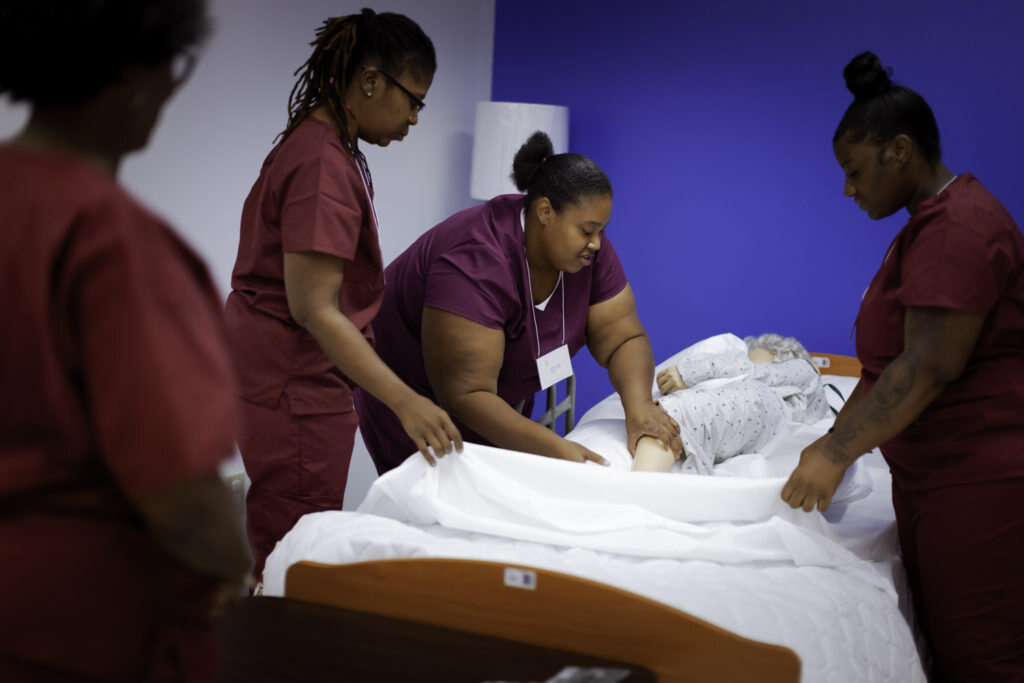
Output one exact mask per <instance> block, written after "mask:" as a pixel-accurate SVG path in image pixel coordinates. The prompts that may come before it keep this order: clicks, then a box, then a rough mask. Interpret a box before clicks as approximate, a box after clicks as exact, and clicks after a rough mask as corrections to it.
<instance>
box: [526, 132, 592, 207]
mask: <svg viewBox="0 0 1024 683" xmlns="http://www.w3.org/2000/svg"><path fill="white" fill-rule="evenodd" d="M554 152H555V148H554V145H552V144H551V138H549V137H548V136H547V134H546V133H544V132H543V131H539V130H538V131H537V132H535V133H534V134H533V135H531V136H530V137H529V139H527V141H526V142H524V143H523V146H522V147H520V148H519V151H517V152H516V156H515V158H514V159H513V160H512V176H511V177H512V182H514V183H515V185H516V187H517V188H518V189H519V191H520V192H524V193H526V199H525V200H524V202H523V205H524V207H525V208H527V209H529V207H530V206H531V205H532V204H533V202H534V201H536V200H537V199H539V198H541V197H547V198H548V201H550V202H551V208H552V209H554V210H555V213H561V211H562V207H564V206H565V205H566V204H579V203H580V199H581V198H582V197H590V196H593V195H600V196H607V197H611V196H612V183H611V181H610V180H608V176H606V175H605V174H604V171H602V170H601V169H600V167H599V166H598V165H597V164H595V163H594V162H593V161H591V160H590V159H589V158H587V157H585V156H583V155H582V154H569V153H566V154H555V153H554Z"/></svg>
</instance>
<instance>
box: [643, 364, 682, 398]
mask: <svg viewBox="0 0 1024 683" xmlns="http://www.w3.org/2000/svg"><path fill="white" fill-rule="evenodd" d="M649 376H650V375H648V377H649ZM657 381H658V391H660V392H661V395H662V396H668V395H669V394H671V393H672V392H673V391H680V390H682V389H685V388H686V383H685V382H683V378H682V376H681V375H680V374H679V368H677V367H676V366H674V365H672V366H669V367H667V368H665V369H664V370H662V371H661V372H659V373H658V378H657Z"/></svg>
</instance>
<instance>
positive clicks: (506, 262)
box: [356, 133, 682, 472]
mask: <svg viewBox="0 0 1024 683" xmlns="http://www.w3.org/2000/svg"><path fill="white" fill-rule="evenodd" d="M553 151H554V150H553V149H552V146H551V141H550V140H549V139H548V137H547V136H546V135H544V134H543V133H535V134H534V135H533V136H532V137H531V138H530V139H529V140H528V141H527V142H526V143H525V144H524V145H523V146H522V147H521V148H520V150H519V151H518V153H517V154H516V157H515V161H514V164H513V170H514V177H515V182H516V185H517V187H519V189H520V190H522V191H524V192H525V193H526V194H525V196H524V195H518V194H513V195H503V196H500V197H495V198H494V199H492V200H491V201H489V202H487V203H486V204H483V205H481V206H478V207H474V208H471V209H466V210H465V211H460V212H459V213H457V214H455V215H454V216H452V217H450V218H448V219H447V220H445V221H443V222H441V223H440V224H439V225H437V226H435V227H433V228H432V229H430V230H429V231H428V232H427V233H426V234H425V235H423V237H421V238H420V239H418V240H417V241H416V242H415V243H413V244H412V246H410V247H409V248H408V249H407V250H406V251H405V252H404V253H403V254H402V255H401V256H399V257H398V258H397V259H395V260H394V262H393V263H392V264H391V265H389V266H388V271H387V274H388V291H387V293H386V294H385V296H384V303H383V305H382V306H381V310H380V315H379V316H378V317H377V319H376V320H375V321H374V323H373V325H374V328H375V329H376V331H377V341H378V349H379V352H380V355H381V358H383V359H384V360H385V361H387V363H388V365H389V366H391V368H392V369H394V371H395V372H396V373H398V376H399V377H401V378H402V379H403V380H405V381H406V382H408V383H409V384H410V385H411V386H412V387H414V388H415V389H416V390H417V391H420V392H422V393H423V394H425V395H427V396H431V397H434V396H436V397H437V399H438V400H439V402H440V403H441V405H443V406H446V407H448V409H449V410H451V412H452V414H453V415H455V416H456V417H457V418H458V420H459V422H458V425H459V428H460V430H462V431H463V435H464V437H465V438H466V439H467V440H471V441H474V442H477V443H487V444H494V445H497V446H500V447H502V448H510V449H514V450H519V451H524V452H528V453H537V454H539V455H545V456H548V457H553V458H561V459H564V460H574V461H578V462H579V461H594V462H604V458H602V457H601V456H600V455H598V454H597V453H594V452H592V451H589V450H588V449H586V448H584V447H583V446H581V445H579V444H577V443H575V442H573V441H569V440H567V439H563V438H561V437H559V436H558V435H557V434H556V433H555V432H554V431H552V430H550V429H547V428H545V427H543V426H541V425H539V424H538V423H536V422H534V421H532V420H530V419H529V417H528V416H529V410H530V408H532V407H533V397H534V395H535V394H536V393H537V391H539V390H540V389H542V388H545V387H546V384H547V383H550V382H551V380H552V379H556V378H557V374H553V373H555V372H557V371H556V370H555V368H560V369H561V371H562V374H567V373H571V367H570V366H569V359H570V357H571V356H573V355H574V354H575V353H576V352H577V351H579V350H580V349H581V348H583V347H584V346H586V347H587V348H588V349H589V350H590V352H591V354H593V356H594V358H595V359H596V360H597V361H598V363H600V364H601V365H602V366H604V367H607V368H608V376H609V378H610V379H611V382H612V385H613V386H614V387H615V389H616V391H618V393H619V394H620V395H621V397H622V405H623V408H624V409H625V413H626V432H627V443H628V444H629V450H630V452H634V451H635V449H636V443H637V441H638V440H639V439H640V437H641V436H644V435H647V436H652V437H654V438H656V439H658V440H659V441H661V442H662V443H663V444H664V445H665V446H666V447H667V448H669V450H671V451H672V453H673V454H678V453H679V452H680V450H681V449H682V441H681V440H680V438H679V426H678V425H677V424H676V423H675V421H674V420H672V418H670V417H669V416H668V415H667V414H666V413H665V411H664V410H662V409H661V407H660V406H659V405H657V404H656V403H655V402H654V400H653V399H652V397H651V388H652V386H653V384H654V356H653V354H652V352H651V346H650V342H649V341H648V339H647V334H646V333H645V332H644V328H643V325H641V324H640V319H639V318H638V317H637V314H636V305H635V302H634V300H633V292H632V290H631V289H630V287H629V282H628V281H627V280H626V274H625V272H624V271H623V269H622V264H621V263H619V258H618V256H617V255H616V254H615V250H614V249H613V248H612V244H611V240H609V239H608V237H607V236H606V235H605V227H606V226H607V225H608V221H609V220H610V218H611V210H612V186H611V183H610V182H609V180H608V177H607V176H606V175H605V174H604V171H602V170H601V169H600V168H599V167H598V166H597V164H595V163H594V162H593V161H591V160H590V159H588V158H587V157H585V156H583V155H580V154H553ZM560 354H561V357H559V355H560ZM548 359H552V360H551V361H550V362H549V361H548ZM549 371H551V372H549ZM356 406H357V408H358V410H359V416H360V420H361V424H362V426H363V430H362V434H363V439H364V440H365V441H366V445H367V448H368V449H369V451H370V455H371V456H372V457H373V459H374V462H375V463H376V465H377V470H378V471H380V472H384V471H386V470H389V469H391V468H392V467H396V466H397V465H399V464H400V463H401V462H402V461H403V460H405V459H406V458H407V457H408V456H409V455H410V454H412V453H414V452H415V445H414V444H413V443H411V442H410V441H409V440H408V438H406V437H405V435H404V434H402V433H401V431H400V430H399V429H398V420H397V418H396V416H395V414H394V413H393V412H392V411H391V410H389V409H388V407H387V406H385V405H383V404H382V403H381V402H380V401H378V400H376V399H374V398H373V397H372V396H370V395H368V393H367V392H364V391H362V390H358V391H357V392H356Z"/></svg>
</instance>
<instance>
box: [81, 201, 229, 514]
mask: <svg viewBox="0 0 1024 683" xmlns="http://www.w3.org/2000/svg"><path fill="white" fill-rule="evenodd" d="M68 264H69V267H68V269H67V271H66V272H67V273H68V275H67V281H66V282H64V284H63V286H62V288H61V289H62V290H64V291H65V292H66V294H65V297H66V301H67V302H68V303H67V307H68V308H69V309H70V310H69V311H68V313H69V316H70V319H71V320H72V321H75V322H73V323H72V326H71V327H72V329H71V330H70V331H71V338H72V339H74V340H76V343H75V346H76V351H75V352H74V353H75V356H76V361H77V362H76V365H77V366H78V367H77V372H78V373H79V374H80V375H81V378H82V379H81V381H82V385H83V392H84V393H85V396H86V403H87V405H88V406H89V410H90V411H91V415H90V419H91V421H92V429H93V431H94V432H95V434H96V438H97V440H98V448H99V451H100V453H99V455H100V456H101V457H102V458H103V460H104V462H105V463H106V464H107V466H108V467H109V469H110V471H111V472H112V473H113V475H114V477H115V479H116V480H117V481H118V483H119V485H120V486H121V488H122V489H123V490H124V491H125V492H126V493H128V494H129V495H132V494H134V495H139V494H143V493H146V492H149V491H152V490H154V489H156V488H159V487H161V486H165V485H168V484H172V483H175V482H178V481H183V480H185V479H189V478H192V477H195V476H199V475H201V474H206V473H209V472H215V471H216V468H217V466H218V464H219V463H220V461H221V460H223V459H224V458H227V457H229V456H230V455H231V453H232V451H233V448H234V445H233V436H234V428H235V426H236V424H237V417H238V416H237V412H236V410H237V406H236V404H235V393H236V392H235V382H234V374H233V367H232V366H231V361H230V357H229V355H228V352H227V345H226V334H225V332H224V329H223V322H222V315H221V308H220V305H219V301H218V299H217V297H216V295H215V293H214V291H213V288H212V285H211V283H210V280H209V276H208V274H207V272H206V269H205V267H204V266H203V265H202V263H201V262H200V261H199V260H198V258H196V257H195V256H194V255H193V254H192V253H191V252H190V251H189V250H188V249H187V247H185V246H184V244H183V243H181V242H180V241H179V240H178V239H177V238H176V237H175V236H173V235H172V234H171V233H170V231H169V230H168V229H166V228H164V227H163V226H162V225H160V224H159V223H158V222H157V221H156V219H155V218H153V217H152V216H150V215H149V214H146V213H143V212H142V211H141V210H138V209H135V208H134V207H131V206H127V207H126V206H124V205H121V206H114V207H111V208H109V209H104V210H103V211H101V212H98V214H94V215H90V216H89V217H88V218H86V219H83V220H82V221H81V223H80V224H79V225H78V226H77V228H76V230H75V234H74V238H73V240H72V245H71V247H70V248H69V253H68Z"/></svg>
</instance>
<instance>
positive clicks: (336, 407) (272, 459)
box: [227, 9, 462, 576]
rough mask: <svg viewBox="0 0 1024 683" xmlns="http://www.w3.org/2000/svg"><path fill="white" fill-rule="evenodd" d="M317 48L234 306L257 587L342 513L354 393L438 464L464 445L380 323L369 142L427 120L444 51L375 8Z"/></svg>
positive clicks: (327, 27)
mask: <svg viewBox="0 0 1024 683" xmlns="http://www.w3.org/2000/svg"><path fill="white" fill-rule="evenodd" d="M312 45H313V48H314V49H313V54H312V56H311V57H310V58H309V60H308V61H307V62H306V64H305V65H304V66H303V67H302V68H301V69H300V72H301V73H300V75H299V79H298V81H297V82H296V84H295V87H294V89H293V90H292V95H291V98H290V101H289V116H288V125H287V126H286V128H285V130H284V132H283V133H282V134H281V138H282V139H281V141H280V143H279V144H278V145H277V146H276V147H275V148H274V149H273V150H272V151H271V152H270V155H269V156H268V157H267V159H266V161H265V162H264V164H263V168H262V170H261V172H260V175H259V178H258V179H257V181H256V183H255V185H253V188H252V190H251V191H250V193H249V196H248V198H247V199H246V201H245V206H244V208H243V210H242V225H241V240H240V243H239V248H238V259H237V261H236V263H235V268H234V272H233V274H232V281H231V286H232V289H233V291H232V292H231V294H230V296H229V298H228V303H227V319H228V324H229V327H230V328H231V331H232V335H233V337H234V340H235V342H234V346H235V353H236V357H237V359H238V363H239V372H240V379H241V385H242V397H243V399H244V400H243V412H244V425H243V432H242V435H241V437H240V439H239V449H240V451H241V454H242V459H243V461H244V463H245V468H246V472H247V473H248V475H249V477H250V479H251V480H252V486H251V488H250V489H249V493H248V496H247V498H246V512H247V521H248V531H249V540H250V544H251V546H252V549H253V553H254V555H255V559H256V575H257V576H259V575H260V574H261V572H262V568H263V563H264V561H265V559H266V557H267V555H268V554H269V553H270V551H271V550H272V549H273V547H274V544H275V543H276V542H277V541H278V540H279V539H280V538H281V537H282V536H284V534H285V533H286V532H287V531H288V530H289V529H290V528H291V527H292V525H294V523H295V521H296V520H297V519H298V518H299V517H301V516H302V515H304V514H306V513H309V512H317V511H320V510H329V509H340V508H341V507H342V497H343V495H344V493H345V484H346V480H347V478H348V469H349V461H350V460H351V457H352V447H353V442H354V438H355V431H356V427H357V425H358V417H357V415H356V413H355V411H354V409H353V406H352V387H353V386H354V385H358V386H361V387H363V388H365V389H366V390H367V391H369V392H370V393H371V394H373V395H374V396H377V397H379V398H380V400H381V401H382V402H384V403H385V404H386V405H388V406H389V407H390V408H391V409H392V410H393V411H394V412H395V414H396V415H398V416H399V417H400V420H401V428H402V429H404V430H405V432H406V433H407V434H408V435H409V438H410V439H411V440H412V442H413V443H414V444H415V448H418V449H419V450H420V452H422V454H423V456H424V457H425V458H426V459H427V460H428V461H429V462H431V463H433V457H432V455H431V452H433V455H435V456H440V455H443V454H445V453H447V452H449V451H450V450H451V448H452V445H453V443H454V444H455V447H456V448H461V445H462V442H461V437H460V435H459V432H458V430H457V429H456V428H455V426H454V424H452V421H451V420H450V419H449V417H448V415H447V414H446V413H445V412H444V411H443V410H441V409H440V408H438V407H437V406H436V405H434V404H433V403H432V402H431V401H430V400H428V399H427V398H424V397H423V396H421V395H420V394H417V393H416V392H414V391H413V390H412V389H410V388H409V387H408V386H407V385H406V384H405V383H404V382H402V381H401V380H400V379H398V377H397V376H396V375H395V374H394V373H393V372H392V371H391V370H389V369H388V367H387V366H386V365H385V364H384V363H383V361H381V360H380V358H379V357H378V356H377V354H376V353H375V352H374V350H373V346H372V343H373V332H372V330H371V328H370V322H371V321H372V320H373V318H374V316H375V315H376V314H377V310H378V308H379V307H380V302H381V297H382V296H383V293H384V269H383V264H382V261H381V253H380V246H379V243H378V233H377V218H376V214H375V213H374V209H373V185H372V182H371V179H370V172H369V168H368V167H367V165H366V160H365V158H364V156H363V154H362V152H361V151H360V149H359V142H360V141H362V142H366V143H369V144H375V145H380V146H387V145H388V144H389V143H391V142H392V141H399V140H401V139H402V138H404V137H405V136H406V134H407V133H408V132H409V127H410V126H413V125H416V123H417V120H418V115H419V112H420V111H421V110H422V109H423V106H424V104H423V98H424V97H426V93H427V89H428V88H429V87H430V84H431V82H432V80H433V77H434V71H435V69H436V57H435V55H434V47H433V44H432V43H431V42H430V39H429V38H428V37H427V36H426V35H425V34H424V33H423V31H422V30H421V29H420V27H419V26H417V25H416V23H415V22H413V21H412V20H410V19H409V18H407V17H405V16H402V15H400V14H393V13H382V14H375V13H374V12H373V11H372V10H369V9H364V10H363V11H362V12H361V13H360V14H354V15H350V16H345V17H336V18H332V19H328V20H326V21H325V22H324V24H323V25H322V26H321V28H320V29H319V30H318V31H317V34H316V40H315V41H314V42H313V43H312Z"/></svg>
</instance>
